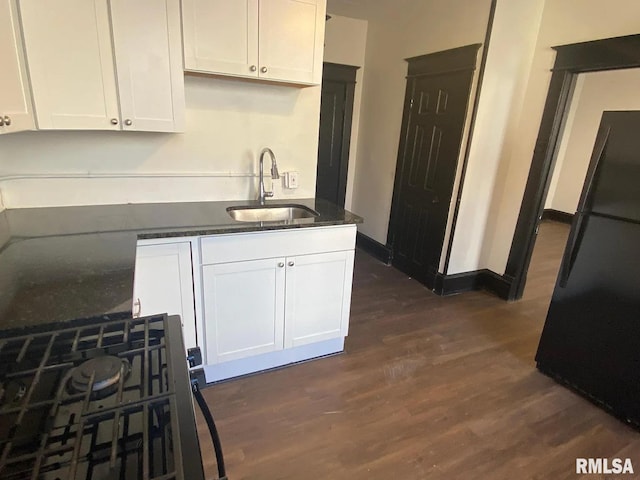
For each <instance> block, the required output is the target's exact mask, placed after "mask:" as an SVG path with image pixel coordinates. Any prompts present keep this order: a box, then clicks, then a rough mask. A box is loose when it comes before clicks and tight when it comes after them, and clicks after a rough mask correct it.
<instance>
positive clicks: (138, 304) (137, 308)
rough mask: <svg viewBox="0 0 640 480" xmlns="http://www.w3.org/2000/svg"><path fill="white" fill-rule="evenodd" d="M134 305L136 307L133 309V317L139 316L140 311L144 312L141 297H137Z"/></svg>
mask: <svg viewBox="0 0 640 480" xmlns="http://www.w3.org/2000/svg"><path fill="white" fill-rule="evenodd" d="M133 306H134V307H135V308H134V310H133V318H138V317H139V316H140V313H142V302H141V301H140V299H139V298H136V301H135V302H133Z"/></svg>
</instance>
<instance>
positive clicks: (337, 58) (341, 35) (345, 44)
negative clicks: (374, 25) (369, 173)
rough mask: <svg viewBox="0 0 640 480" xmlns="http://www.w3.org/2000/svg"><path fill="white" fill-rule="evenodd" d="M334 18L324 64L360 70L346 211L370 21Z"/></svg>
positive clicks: (348, 202) (349, 207) (328, 27)
mask: <svg viewBox="0 0 640 480" xmlns="http://www.w3.org/2000/svg"><path fill="white" fill-rule="evenodd" d="M328 15H329V16H330V17H331V18H330V19H329V20H327V24H326V27H325V43H324V61H325V62H330V63H338V64H341V65H352V66H355V67H360V68H359V69H358V70H357V71H356V85H355V89H354V95H353V117H352V121H351V139H350V144H349V166H348V169H347V192H346V195H345V208H346V209H347V210H352V208H353V207H352V203H353V184H354V180H355V172H356V161H357V158H358V135H359V131H360V111H361V105H362V88H363V78H364V71H365V54H366V45H367V23H368V22H367V21H366V20H360V19H355V18H349V17H342V16H339V15H335V14H333V13H331V12H328Z"/></svg>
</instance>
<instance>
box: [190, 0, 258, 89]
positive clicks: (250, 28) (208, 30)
mask: <svg viewBox="0 0 640 480" xmlns="http://www.w3.org/2000/svg"><path fill="white" fill-rule="evenodd" d="M182 17H183V20H182V21H183V28H184V68H185V70H195V71H203V72H217V73H223V74H229V75H241V76H245V77H246V76H251V77H257V76H258V68H257V67H258V0H183V1H182Z"/></svg>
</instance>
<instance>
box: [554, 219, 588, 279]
mask: <svg viewBox="0 0 640 480" xmlns="http://www.w3.org/2000/svg"><path fill="white" fill-rule="evenodd" d="M583 224H584V214H583V213H582V212H576V214H575V215H574V217H573V225H571V232H569V239H568V240H567V247H566V249H565V251H564V256H563V257H562V264H561V265H560V274H559V276H558V285H559V286H560V287H561V288H565V287H566V286H567V282H568V281H569V275H571V270H572V269H573V264H574V263H575V260H576V254H577V251H578V248H579V247H580V242H581V241H582V226H583Z"/></svg>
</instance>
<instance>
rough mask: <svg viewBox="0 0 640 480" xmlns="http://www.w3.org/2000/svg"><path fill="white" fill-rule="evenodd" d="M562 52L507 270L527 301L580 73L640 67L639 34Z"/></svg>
mask: <svg viewBox="0 0 640 480" xmlns="http://www.w3.org/2000/svg"><path fill="white" fill-rule="evenodd" d="M555 50H556V51H557V55H556V60H555V63H554V67H553V74H552V76H551V82H550V84H549V90H548V93H547V99H546V102H545V106H544V111H543V114H542V120H541V122H540V129H539V130H538V139H537V140H536V148H535V150H534V152H533V158H532V160H531V168H530V170H529V177H528V179H527V184H526V187H525V192H524V197H523V200H522V205H521V207H520V213H519V216H518V221H517V223H516V230H515V233H514V236H513V241H512V244H511V250H510V252H509V257H508V260H507V267H506V269H505V275H504V276H505V277H506V278H507V279H508V280H510V283H511V287H510V291H509V294H508V299H509V300H517V299H520V298H522V294H523V292H524V287H525V284H526V280H527V272H528V269H529V265H530V263H531V255H532V254H533V248H534V246H535V242H536V234H537V231H538V226H539V223H540V221H541V219H542V214H543V209H544V203H545V199H546V197H547V192H548V190H549V184H550V182H551V172H552V171H553V167H554V164H555V160H556V156H557V153H558V148H559V144H560V138H561V135H562V132H563V129H564V125H565V122H566V119H567V114H568V111H569V105H570V100H571V98H572V96H573V92H574V88H575V84H576V81H577V77H578V75H579V74H580V73H586V72H596V71H605V70H618V69H623V68H636V67H640V57H639V56H638V53H637V52H638V51H640V35H628V36H624V37H615V38H607V39H604V40H594V41H591V42H582V43H574V44H570V45H562V46H559V47H555Z"/></svg>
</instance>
